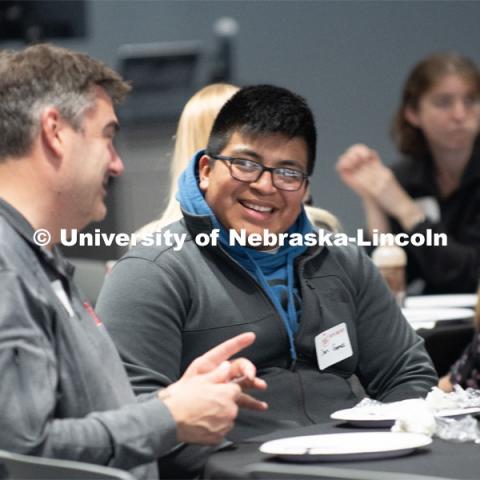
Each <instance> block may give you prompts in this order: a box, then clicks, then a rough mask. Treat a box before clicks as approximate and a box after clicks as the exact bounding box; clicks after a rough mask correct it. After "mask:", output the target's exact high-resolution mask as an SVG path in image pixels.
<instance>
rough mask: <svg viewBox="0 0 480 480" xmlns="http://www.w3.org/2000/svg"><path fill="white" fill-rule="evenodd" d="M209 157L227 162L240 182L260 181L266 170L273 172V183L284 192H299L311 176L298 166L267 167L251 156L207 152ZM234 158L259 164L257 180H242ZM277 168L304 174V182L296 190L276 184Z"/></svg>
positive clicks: (231, 173) (231, 174) (230, 170)
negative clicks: (243, 156) (231, 155)
mask: <svg viewBox="0 0 480 480" xmlns="http://www.w3.org/2000/svg"><path fill="white" fill-rule="evenodd" d="M206 155H207V156H208V157H210V158H211V159H212V160H220V161H221V162H226V164H227V166H228V170H229V172H230V176H231V177H232V178H233V179H235V180H237V181H239V182H242V183H255V182H258V180H259V179H260V177H261V176H262V175H263V174H264V173H265V172H270V174H271V177H272V185H273V186H274V187H275V188H277V189H278V190H282V191H283V192H298V191H299V190H300V189H301V188H302V187H303V185H304V184H305V181H307V182H308V179H309V178H310V175H308V174H307V173H304V172H302V171H301V170H297V169H296V168H290V167H266V166H265V165H262V164H261V163H259V162H255V161H254V160H250V159H249V158H241V157H230V156H226V155H212V154H210V153H207V154H206ZM234 160H243V161H246V162H251V163H254V164H255V165H258V166H259V167H260V168H259V169H258V172H259V174H258V177H257V178H256V179H255V180H241V179H240V178H237V177H235V176H234V175H233V172H232V164H233V161H234ZM277 170H293V171H294V172H297V173H299V174H301V176H302V183H300V185H299V187H298V188H295V189H294V190H287V189H285V188H281V187H278V186H277V185H276V184H275V176H274V173H275V171H277Z"/></svg>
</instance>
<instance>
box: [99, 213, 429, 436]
mask: <svg viewBox="0 0 480 480" xmlns="http://www.w3.org/2000/svg"><path fill="white" fill-rule="evenodd" d="M184 215H185V218H184V219H183V220H181V221H180V222H177V223H174V224H172V225H171V226H170V230H171V231H172V232H175V233H178V234H182V233H186V234H187V235H188V236H187V240H186V242H185V244H184V246H183V248H182V249H181V250H180V251H174V249H173V248H172V247H166V246H154V247H148V246H138V247H136V248H134V249H132V250H131V251H130V252H129V253H128V254H127V255H126V256H125V257H123V258H122V259H121V260H120V261H119V262H118V263H117V264H116V266H115V267H114V269H113V271H112V273H111V274H110V275H109V276H108V277H107V279H106V282H105V285H104V287H103V290H102V292H101V294H100V298H99V300H98V303H97V310H98V312H99V315H100V316H101V318H102V319H103V321H104V322H105V324H106V326H107V328H108V330H109V331H110V333H111V335H112V337H113V339H114V341H115V343H116V345H117V348H118V349H119V352H120V355H121V357H122V359H123V361H124V364H125V366H126V368H127V372H128V374H129V376H130V381H131V383H132V385H133V387H134V390H135V391H136V393H145V392H149V391H152V390H154V389H156V388H159V387H161V386H163V385H164V384H165V380H166V379H167V382H173V381H175V380H176V379H178V378H179V377H180V376H181V374H182V372H183V371H184V370H185V368H186V367H187V366H188V364H189V363H190V362H191V361H192V360H193V359H194V358H195V357H197V356H198V355H201V354H202V353H204V352H205V351H207V350H208V349H210V348H212V347H213V346H215V345H217V344H218V343H220V342H222V341H224V340H226V339H227V338H230V337H232V336H234V335H237V334H239V333H242V332H247V331H253V332H255V333H256V336H257V340H256V342H255V344H254V345H253V346H251V347H249V348H248V349H247V350H245V351H244V352H241V355H242V356H246V357H247V358H249V359H250V360H251V361H252V362H253V363H254V364H255V365H256V366H257V369H258V374H259V376H260V377H262V378H263V379H265V380H266V381H267V382H268V389H267V390H266V391H265V392H254V393H253V394H254V395H255V396H256V397H258V398H261V399H263V400H266V401H267V402H268V403H269V405H270V408H269V410H268V411H267V412H261V413H259V412H250V411H241V413H240V415H239V418H238V421H237V423H236V427H235V429H234V430H233V431H232V432H231V435H230V437H231V439H233V440H240V439H244V438H247V437H252V436H255V435H260V434H263V433H266V432H269V431H272V430H275V429H280V428H286V427H295V426H299V425H307V424H311V423H317V422H323V421H326V420H327V419H328V418H329V415H330V414H331V413H332V412H333V411H335V410H337V409H340V408H347V407H351V406H353V405H354V404H355V403H356V402H358V400H359V398H358V396H357V395H356V393H355V391H354V389H352V382H351V379H352V376H353V375H355V376H357V377H358V379H359V380H360V382H361V384H362V385H363V387H364V389H365V391H366V393H367V395H369V396H370V397H372V398H376V399H378V400H381V401H385V402H389V401H395V400H401V399H405V398H410V397H422V396H425V395H426V393H427V392H428V391H429V390H430V388H431V387H432V386H433V385H435V384H436V382H437V377H436V374H435V371H434V368H433V366H432V364H431V361H430V359H429V357H428V354H427V353H426V351H425V349H424V346H423V340H422V339H421V338H420V337H419V336H418V335H417V334H416V333H415V332H414V330H413V329H412V328H411V327H410V326H409V324H408V323H407V322H406V320H405V319H404V317H403V316H402V313H401V311H400V309H399V308H398V307H397V305H396V303H395V300H394V299H393V297H392V295H391V294H390V291H389V290H388V288H387V286H386V284H385V283H384V281H383V279H382V277H381V276H380V274H379V273H378V271H377V269H376V268H375V267H374V265H373V264H372V262H371V261H370V259H369V258H368V257H367V256H366V255H365V254H363V253H362V251H360V250H359V249H358V248H356V247H354V246H347V247H330V246H328V247H314V248H311V249H309V250H308V251H307V252H306V253H305V254H304V255H302V256H301V257H299V258H298V259H297V260H298V261H297V262H296V266H295V270H296V276H297V286H298V288H299V290H300V292H301V297H302V308H301V311H302V313H301V317H300V326H299V329H298V332H297V334H296V336H295V347H296V351H297V355H298V358H297V361H296V362H295V363H293V362H292V358H291V354H290V350H289V342H288V338H287V332H286V330H285V327H284V324H283V323H282V320H281V318H280V316H279V314H278V313H277V311H276V310H275V308H274V306H273V304H272V303H271V301H270V300H269V298H268V297H267V295H266V294H265V293H264V291H263V290H262V288H261V287H260V286H259V284H258V283H257V282H256V281H255V280H254V279H253V278H252V276H251V275H250V274H249V273H248V272H246V271H245V270H244V269H243V268H242V267H241V266H240V265H239V264H238V263H236V262H235V261H234V260H233V259H232V258H231V257H229V256H228V255H227V254H226V253H225V252H224V251H223V250H222V249H221V248H220V247H199V246H198V245H197V244H196V243H195V242H194V241H193V238H195V236H196V235H197V234H198V233H200V232H210V230H211V228H212V225H211V223H210V219H209V218H208V217H199V216H195V217H194V216H189V215H188V214H185V213H184ZM341 323H345V325H346V329H347V332H348V337H349V340H350V342H351V346H352V350H353V353H352V355H351V356H349V357H348V358H345V359H343V360H341V361H339V362H337V363H334V364H332V365H330V366H328V368H325V369H324V370H322V371H321V370H320V369H319V366H318V364H317V356H316V347H315V337H316V336H317V335H318V334H320V333H321V332H324V331H326V330H328V329H330V328H332V327H334V326H338V325H339V324H341Z"/></svg>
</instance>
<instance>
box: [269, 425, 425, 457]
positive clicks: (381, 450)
mask: <svg viewBox="0 0 480 480" xmlns="http://www.w3.org/2000/svg"><path fill="white" fill-rule="evenodd" d="M431 443H432V439H431V438H430V437H427V436H426V435H419V434H416V433H392V432H355V433H332V434H326V435H308V436H303V437H289V438H281V439H279V440H272V441H270V442H266V443H264V444H263V445H261V446H260V451H261V452H262V453H267V454H270V455H275V456H278V457H281V458H283V459H284V460H290V461H294V462H318V461H322V462H331V461H342V460H357V459H358V460H368V459H373V458H386V457H396V456H400V455H407V454H409V453H411V452H413V451H414V450H415V449H417V448H421V447H425V446H427V445H430V444H431Z"/></svg>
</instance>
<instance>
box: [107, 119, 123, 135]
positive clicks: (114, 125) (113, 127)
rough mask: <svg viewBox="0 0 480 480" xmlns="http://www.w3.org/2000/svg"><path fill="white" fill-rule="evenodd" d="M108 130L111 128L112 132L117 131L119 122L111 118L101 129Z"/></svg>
mask: <svg viewBox="0 0 480 480" xmlns="http://www.w3.org/2000/svg"><path fill="white" fill-rule="evenodd" d="M108 130H113V132H114V133H118V131H119V130H120V124H119V123H118V121H117V120H112V121H111V122H108V123H107V124H106V125H105V126H104V127H103V131H104V132H107V131H108Z"/></svg>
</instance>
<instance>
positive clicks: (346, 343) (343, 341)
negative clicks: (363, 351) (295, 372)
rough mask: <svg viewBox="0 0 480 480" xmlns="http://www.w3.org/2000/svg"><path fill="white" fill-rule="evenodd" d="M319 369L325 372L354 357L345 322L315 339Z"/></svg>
mask: <svg viewBox="0 0 480 480" xmlns="http://www.w3.org/2000/svg"><path fill="white" fill-rule="evenodd" d="M315 350H316V351H317V360H318V368H319V369H320V370H325V369H326V368H327V367H329V366H330V365H334V364H335V363H338V362H341V361H342V360H345V359H346V358H348V357H351V356H352V355H353V350H352V344H351V343H350V338H349V336H348V331H347V324H346V323H345V322H343V323H340V324H339V325H335V326H334V327H332V328H329V329H328V330H325V331H324V332H322V333H319V334H318V335H317V336H316V337H315Z"/></svg>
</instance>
